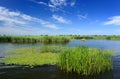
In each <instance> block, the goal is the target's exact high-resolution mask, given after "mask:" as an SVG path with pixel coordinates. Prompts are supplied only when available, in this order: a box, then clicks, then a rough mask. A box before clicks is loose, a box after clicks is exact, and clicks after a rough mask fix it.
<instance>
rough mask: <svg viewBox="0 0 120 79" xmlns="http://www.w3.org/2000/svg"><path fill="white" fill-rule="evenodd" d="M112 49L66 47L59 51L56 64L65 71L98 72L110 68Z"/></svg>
mask: <svg viewBox="0 0 120 79" xmlns="http://www.w3.org/2000/svg"><path fill="white" fill-rule="evenodd" d="M111 53H112V51H110V50H100V49H96V48H88V47H73V48H67V49H66V50H63V51H61V52H60V55H59V62H58V65H59V67H60V69H61V70H63V71H66V72H76V73H78V74H82V75H93V74H99V73H101V72H104V71H106V70H110V69H112V64H113V60H112V54H111Z"/></svg>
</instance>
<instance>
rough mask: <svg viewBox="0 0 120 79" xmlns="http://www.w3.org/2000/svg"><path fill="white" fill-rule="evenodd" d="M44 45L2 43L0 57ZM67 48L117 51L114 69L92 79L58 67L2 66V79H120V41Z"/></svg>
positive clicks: (76, 44) (77, 43)
mask: <svg viewBox="0 0 120 79" xmlns="http://www.w3.org/2000/svg"><path fill="white" fill-rule="evenodd" d="M41 45H43V44H41V43H36V44H12V43H0V57H4V56H6V55H7V54H6V53H5V51H6V50H8V49H15V48H21V47H31V46H41ZM58 45H59V44H58ZM64 45H66V46H82V45H86V46H88V47H95V48H101V49H111V50H114V51H116V54H115V55H114V57H113V58H114V68H113V70H111V71H109V72H105V73H103V74H100V75H94V76H91V77H83V76H80V75H77V74H66V73H63V72H60V71H59V70H58V69H57V67H56V66H42V67H35V68H32V69H30V68H23V67H20V66H5V65H3V64H0V79H120V41H111V40H87V41H85V42H82V41H80V40H73V41H71V42H69V43H67V44H64Z"/></svg>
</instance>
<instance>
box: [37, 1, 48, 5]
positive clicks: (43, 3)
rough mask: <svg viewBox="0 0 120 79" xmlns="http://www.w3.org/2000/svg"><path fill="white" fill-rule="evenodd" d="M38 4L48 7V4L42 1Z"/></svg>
mask: <svg viewBox="0 0 120 79" xmlns="http://www.w3.org/2000/svg"><path fill="white" fill-rule="evenodd" d="M37 3H38V4H42V5H47V3H45V2H42V1H40V2H37Z"/></svg>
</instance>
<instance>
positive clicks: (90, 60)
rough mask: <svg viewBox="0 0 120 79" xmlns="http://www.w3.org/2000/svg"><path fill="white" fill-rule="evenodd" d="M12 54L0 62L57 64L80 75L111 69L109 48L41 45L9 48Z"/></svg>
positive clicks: (32, 64) (29, 64)
mask: <svg viewBox="0 0 120 79" xmlns="http://www.w3.org/2000/svg"><path fill="white" fill-rule="evenodd" d="M7 52H8V53H10V52H11V53H13V54H12V55H9V56H6V57H5V58H2V59H1V60H0V62H3V63H5V64H9V65H10V64H12V65H28V66H30V67H34V66H36V65H37V66H38V65H44V64H48V65H55V64H56V65H57V66H58V68H59V69H60V70H62V71H65V72H72V73H78V74H82V75H93V74H99V73H102V72H104V71H106V70H110V69H112V65H113V61H112V54H111V51H110V50H100V49H96V48H88V47H59V46H56V47H55V46H47V47H46V46H43V47H31V48H19V49H15V50H9V51H7Z"/></svg>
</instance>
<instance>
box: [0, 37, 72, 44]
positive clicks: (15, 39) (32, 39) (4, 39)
mask: <svg viewBox="0 0 120 79" xmlns="http://www.w3.org/2000/svg"><path fill="white" fill-rule="evenodd" d="M69 41H70V37H65V36H47V35H46V36H0V42H11V43H36V42H42V43H67V42H69Z"/></svg>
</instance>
